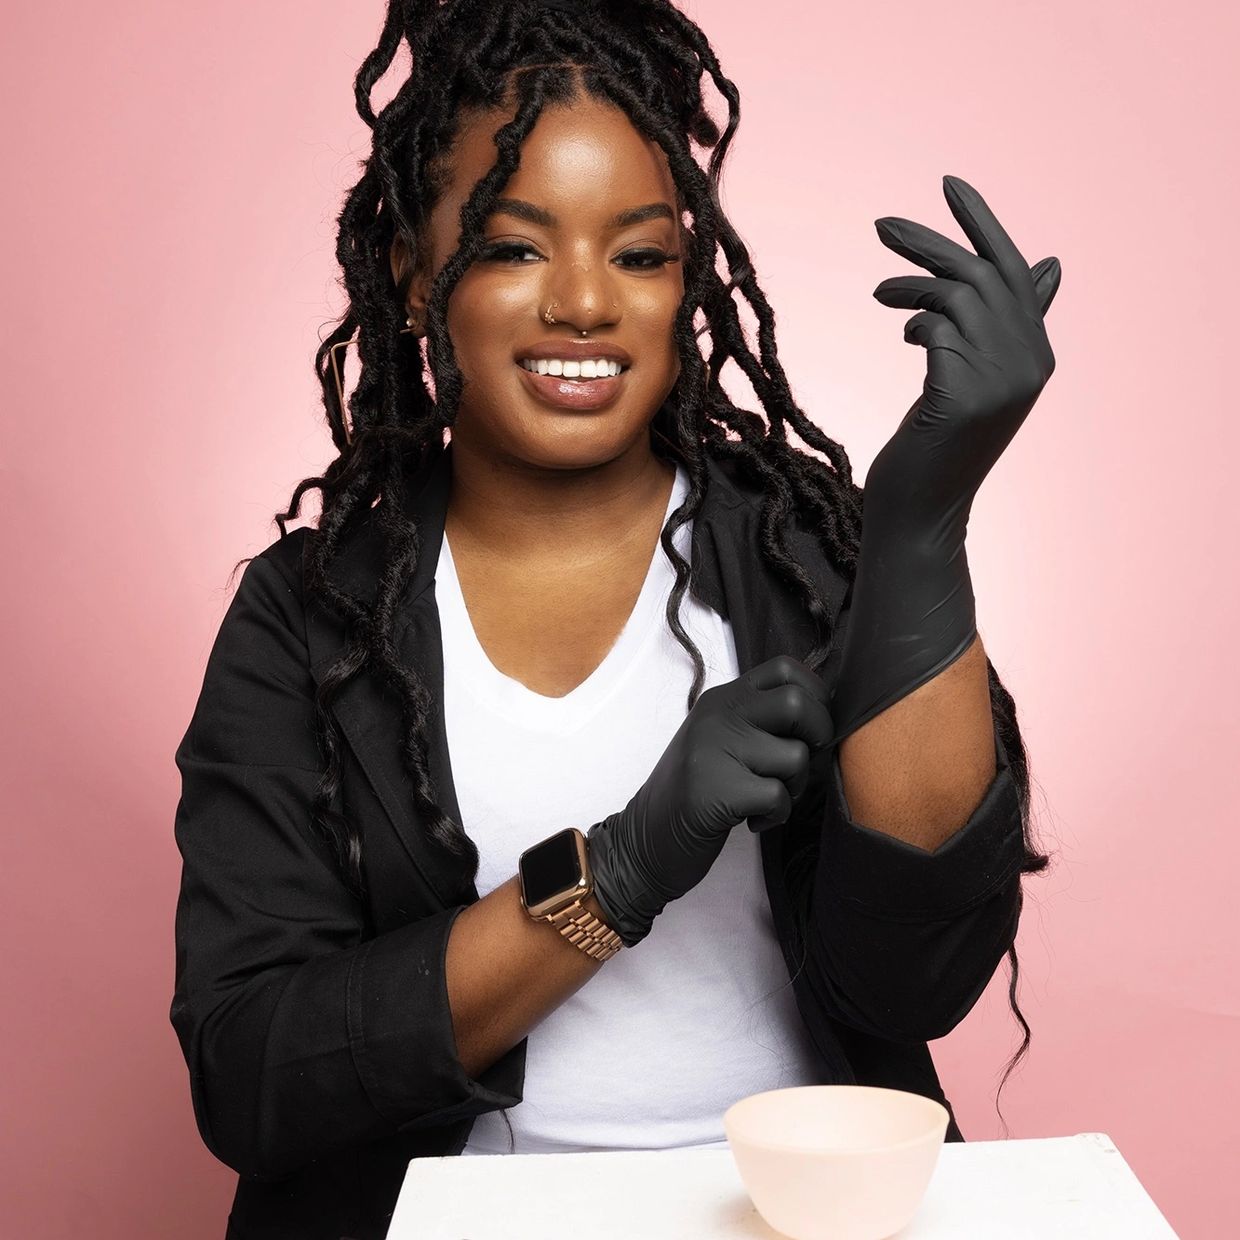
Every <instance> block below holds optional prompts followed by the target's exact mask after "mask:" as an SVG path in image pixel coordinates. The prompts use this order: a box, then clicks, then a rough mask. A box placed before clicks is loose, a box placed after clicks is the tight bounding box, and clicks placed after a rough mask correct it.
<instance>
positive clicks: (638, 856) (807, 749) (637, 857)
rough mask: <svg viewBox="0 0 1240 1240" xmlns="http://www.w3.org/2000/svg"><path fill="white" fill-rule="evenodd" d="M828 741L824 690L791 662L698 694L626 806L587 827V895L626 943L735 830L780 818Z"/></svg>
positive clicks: (642, 933)
mask: <svg viewBox="0 0 1240 1240" xmlns="http://www.w3.org/2000/svg"><path fill="white" fill-rule="evenodd" d="M831 736H832V728H831V718H830V715H829V714H828V713H827V687H826V685H825V683H824V682H823V681H822V679H821V678H820V677H819V676H817V675H815V674H814V673H813V672H811V671H810V669H809V668H808V667H806V666H805V664H803V663H800V662H798V661H797V660H796V659H793V658H791V657H789V656H787V655H779V656H777V657H776V658H774V659H769V660H768V661H767V662H765V663H762V664H760V665H759V666H757V667H755V668H752V669H750V670H749V671H748V672H746V673H745V674H744V675H742V676H738V677H737V678H736V679H735V680H731V681H728V683H726V684H722V685H716V686H714V687H713V688H711V689H707V690H706V691H705V692H704V693H703V694H702V695H701V696H700V697H699V698H698V700H697V701H696V702H695V703H694V705H693V709H692V710H691V711H690V712H689V713H688V715H686V716H685V720H684V722H683V723H682V724H681V725H680V728H679V730H678V731H677V732H676V735H675V736H673V737H672V740H671V743H670V744H669V745H668V747H667V749H666V750H665V751H664V753H663V756H662V757H661V758H660V759H659V761H658V763H657V765H656V766H655V768H654V770H653V771H652V772H651V774H650V778H649V779H647V780H646V782H645V783H644V784H643V785H642V786H641V787H640V788H639V789H638V790H637V792H636V793H635V794H634V795H633V798H632V799H631V800H630V801H629V803H628V805H626V806H625V807H624V809H622V810H621V811H620V812H619V813H616V814H612V815H611V816H610V817H608V818H605V819H603V821H602V822H597V823H595V824H594V825H593V826H592V827H591V828H590V829H589V831H588V832H586V841H587V847H588V849H589V855H590V868H591V870H592V872H593V874H594V884H595V895H596V897H597V898H598V902H599V905H600V906H601V907H602V909H603V912H604V915H605V920H606V921H607V924H608V925H610V926H611V927H612V928H613V929H614V930H615V931H616V932H617V933H618V934H619V935H620V937H621V938H622V939H623V940H624V942H625V945H626V946H628V947H633V946H635V945H636V944H637V943H639V942H641V940H642V939H644V938H645V937H646V935H647V934H648V933H649V932H650V927H651V924H652V923H653V921H654V919H655V918H656V917H657V916H658V915H659V914H660V913H661V912H662V911H663V909H664V906H665V905H667V904H668V903H669V902H670V901H672V900H677V899H679V898H680V897H681V896H683V895H684V894H685V893H686V892H687V891H689V890H690V889H691V888H693V887H695V886H696V885H697V884H698V883H699V882H701V880H702V879H703V878H705V877H706V874H707V872H708V871H709V870H710V867H711V866H712V865H713V864H714V862H715V859H716V858H717V857H718V856H719V854H720V853H721V852H722V851H723V846H724V844H725V843H726V841H727V837H728V833H729V832H730V831H731V830H732V828H733V827H734V826H736V825H737V823H739V822H741V821H742V820H743V819H746V818H747V819H749V826H750V829H751V830H754V831H760V830H764V829H765V828H767V827H769V826H775V825H777V824H779V823H783V822H786V821H787V820H788V817H789V815H790V814H791V813H792V809H793V806H794V805H795V803H796V801H797V800H798V798H799V797H800V796H801V794H802V793H803V792H804V791H805V788H806V785H807V783H808V780H809V771H810V766H811V763H812V762H813V760H814V758H815V756H816V755H817V754H819V753H820V752H821V751H822V750H823V749H824V748H825V747H826V745H827V744H828V743H829V742H830V740H831Z"/></svg>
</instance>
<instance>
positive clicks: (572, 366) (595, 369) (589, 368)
mask: <svg viewBox="0 0 1240 1240" xmlns="http://www.w3.org/2000/svg"><path fill="white" fill-rule="evenodd" d="M521 365H522V366H524V367H525V369H526V370H530V371H533V372H534V373H535V374H538V375H563V377H564V378H565V379H600V378H604V377H606V376H608V375H618V374H619V373H620V371H621V370H623V369H624V368H623V367H622V366H621V365H620V363H619V362H613V361H608V360H606V359H604V358H601V357H600V358H590V359H587V360H586V361H583V362H579V361H571V360H568V359H566V358H559V357H555V358H545V357H540V358H532V357H526V358H522V359H521Z"/></svg>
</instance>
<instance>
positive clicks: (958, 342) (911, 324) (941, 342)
mask: <svg viewBox="0 0 1240 1240" xmlns="http://www.w3.org/2000/svg"><path fill="white" fill-rule="evenodd" d="M904 339H905V340H906V341H907V342H908V343H909V344H919V345H921V346H923V347H924V348H927V349H951V350H952V351H953V352H955V353H960V354H962V355H964V354H966V353H967V350H968V348H969V343H968V341H967V340H965V338H964V337H963V336H962V335H961V334H960V333H959V332H958V331H957V330H956V325H955V324H954V323H953V322H952V321H951V319H949V318H945V317H944V316H943V315H941V314H935V313H934V311H933V310H923V311H922V312H921V313H920V314H915V315H913V317H912V318H911V319H909V321H908V322H907V323H905V324H904Z"/></svg>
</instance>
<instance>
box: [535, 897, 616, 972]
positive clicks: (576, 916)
mask: <svg viewBox="0 0 1240 1240" xmlns="http://www.w3.org/2000/svg"><path fill="white" fill-rule="evenodd" d="M547 921H549V922H550V923H551V924H552V925H553V926H554V927H555V928H556V929H557V930H558V931H559V932H560V933H561V934H562V935H563V936H564V937H565V938H566V939H567V940H568V941H569V942H570V943H571V944H572V945H573V946H574V947H577V948H580V949H581V951H583V952H585V954H586V955H587V956H591V957H593V958H594V959H595V960H610V959H611V958H612V957H613V956H614V955H615V954H616V953H617V952H618V951H619V950H620V949H621V948H622V947H623V946H624V940H623V939H622V938H621V937H620V936H619V935H618V934H617V933H616V932H615V931H614V930H613V929H612V928H611V927H610V926H608V925H607V924H606V923H605V922H602V921H600V920H599V919H598V918H597V917H595V915H594V914H593V913H592V912H590V910H589V909H588V908H586V907H585V905H583V904H582V903H581V901H580V900H574V901H573V902H572V904H570V905H568V906H567V907H566V908H562V909H561V910H560V911H559V912H558V913H550V914H548V916H547Z"/></svg>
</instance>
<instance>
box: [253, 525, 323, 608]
mask: <svg viewBox="0 0 1240 1240" xmlns="http://www.w3.org/2000/svg"><path fill="white" fill-rule="evenodd" d="M308 533H309V530H308V528H307V527H305V526H302V527H300V528H298V529H295V530H290V531H289V532H288V533H287V534H285V535H284V536H283V537H282V538H277V539H276V540H275V541H274V542H272V543H270V544H268V546H266V547H264V548H263V550H262V551H260V552H259V553H258V554H257V555H254V556H251V557H250V561H249V563H248V564H247V565H246V568H245V574H244V576H243V577H242V583H243V584H246V583H248V584H249V586H250V587H251V588H252V587H254V586H259V585H264V586H266V587H267V588H268V589H269V590H275V591H278V592H279V593H281V594H286V595H287V596H288V598H289V599H290V601H296V602H297V603H300V602H301V601H302V597H303V593H304V591H303V580H304V578H303V570H302V561H303V556H304V555H305V553H306V542H307V534H308Z"/></svg>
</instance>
